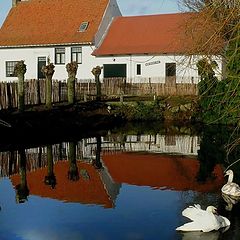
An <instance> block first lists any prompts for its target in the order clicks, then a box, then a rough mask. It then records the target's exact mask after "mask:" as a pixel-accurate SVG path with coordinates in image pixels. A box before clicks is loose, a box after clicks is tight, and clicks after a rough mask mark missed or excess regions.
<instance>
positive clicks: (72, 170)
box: [68, 142, 79, 181]
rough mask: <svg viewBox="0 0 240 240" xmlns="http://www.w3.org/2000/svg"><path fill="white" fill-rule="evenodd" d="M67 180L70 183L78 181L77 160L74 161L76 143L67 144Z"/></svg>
mask: <svg viewBox="0 0 240 240" xmlns="http://www.w3.org/2000/svg"><path fill="white" fill-rule="evenodd" d="M68 179H69V180H71V181H78V180H79V173H78V167H77V159H76V143H75V142H70V143H69V171H68Z"/></svg>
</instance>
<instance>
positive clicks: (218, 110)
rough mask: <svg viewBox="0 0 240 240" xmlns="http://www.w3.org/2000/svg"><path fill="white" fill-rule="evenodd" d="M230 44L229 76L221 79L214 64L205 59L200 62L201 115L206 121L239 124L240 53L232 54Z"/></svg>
mask: <svg viewBox="0 0 240 240" xmlns="http://www.w3.org/2000/svg"><path fill="white" fill-rule="evenodd" d="M230 51H232V47H231V46H229V49H228V52H227V53H228V54H229V56H230V55H231V56H232V58H231V60H229V61H228V65H227V67H228V77H227V78H226V79H224V80H221V81H219V80H218V79H217V78H216V76H215V73H214V64H213V63H209V62H207V61H206V60H205V59H203V60H200V61H199V63H198V65H197V66H198V70H199V73H200V75H201V81H200V83H199V84H198V88H199V94H200V101H199V105H200V109H201V112H200V115H201V119H202V121H203V122H205V123H214V124H237V123H238V121H239V117H240V112H239V105H240V86H239V84H240V81H239V62H238V61H239V59H238V58H239V57H240V56H239V53H238V54H232V53H230ZM233 56H234V57H233Z"/></svg>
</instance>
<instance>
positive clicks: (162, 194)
mask: <svg viewBox="0 0 240 240" xmlns="http://www.w3.org/2000/svg"><path fill="white" fill-rule="evenodd" d="M177 129H178V130H179V129H180V128H177ZM174 131H175V132H174V133H173V132H170V131H168V133H169V134H165V133H162V132H156V131H150V132H147V133H145V132H142V131H140V130H137V131H133V130H132V131H130V132H127V131H125V130H124V131H122V132H121V133H118V132H112V133H111V132H108V134H106V135H104V136H100V135H96V136H95V137H91V138H86V139H81V140H78V141H77V140H72V141H71V142H62V143H58V144H53V145H47V146H37V147H36V148H26V149H24V150H19V151H13V150H11V151H10V152H0V169H1V176H2V177H9V178H10V179H11V183H12V184H13V186H16V187H15V188H16V199H18V200H17V201H18V202H24V201H25V200H26V199H30V198H31V201H28V202H27V204H25V205H24V207H25V211H26V214H28V216H29V218H32V219H33V217H32V216H31V214H30V213H28V208H29V211H31V210H32V211H33V212H34V210H33V208H31V207H33V206H34V205H35V206H36V205H37V206H38V205H40V204H42V205H44V207H42V211H43V212H40V216H41V215H43V216H45V215H44V210H43V209H45V207H46V213H47V214H46V216H45V217H43V218H44V219H48V218H49V217H52V219H51V221H52V223H53V226H54V225H55V224H56V226H57V227H56V229H61V231H64V229H65V230H66V229H67V230H66V232H67V231H70V232H72V231H73V229H71V227H70V228H69V226H74V227H75V228H74V230H75V229H77V231H78V236H85V237H81V238H83V239H97V237H96V236H98V237H99V236H102V237H101V238H103V239H159V238H160V239H174V240H175V239H176V240H180V239H185V240H186V239H205V240H210V239H226V240H230V239H231V240H232V239H239V238H238V237H239V233H238V232H237V231H236V229H238V227H239V226H240V224H239V220H238V217H237V216H238V214H235V213H236V211H238V209H239V206H238V204H237V203H232V204H235V206H236V207H234V208H232V207H231V205H228V206H229V209H230V208H231V209H232V211H231V212H229V211H225V205H224V203H223V199H224V197H222V196H221V193H220V189H221V187H222V185H223V184H224V177H223V168H222V166H224V165H225V166H226V165H227V164H229V163H226V162H225V160H226V151H225V148H224V146H225V143H226V141H225V140H226V139H225V138H224V139H225V140H224V141H223V140H219V138H218V135H217V137H216V135H214V131H212V130H211V131H210V132H208V129H207V128H206V129H204V132H203V133H202V134H201V136H199V135H197V134H186V132H188V131H187V129H185V130H184V134H182V133H183V131H182V130H181V131H179V132H176V129H175V130H174ZM224 151H225V152H224ZM17 153H19V160H18V155H17ZM229 156H230V155H229ZM234 156H236V155H235V153H233V152H232V153H231V157H232V159H234ZM228 159H229V158H228ZM234 160H236V159H234ZM236 172H237V171H236ZM236 179H238V177H237V174H236ZM43 180H44V181H43ZM49 186H51V187H49ZM120 190H121V192H120ZM153 190H154V191H153ZM0 191H1V189H0ZM9 191H10V190H9ZM2 197H3V195H2ZM49 199H51V201H50V200H49ZM136 199H137V201H136ZM224 200H225V201H226V199H224ZM0 201H1V198H0ZM43 202H44V204H43ZM63 202H64V204H63ZM72 203H75V204H72ZM194 203H199V204H201V205H202V206H203V207H206V206H208V205H216V206H220V209H221V207H222V208H223V210H224V211H225V212H223V213H224V214H225V215H224V214H222V213H221V215H224V216H226V214H231V215H230V216H226V217H230V218H231V223H232V225H231V227H230V229H229V231H227V232H226V233H221V232H212V233H184V234H180V233H176V232H175V228H176V227H177V226H179V225H180V223H181V224H182V223H183V222H181V221H183V220H182V217H181V211H182V210H183V209H184V208H185V207H186V206H187V205H192V204H194ZM62 204H63V205H62ZM230 204H231V203H230ZM1 205H2V202H1ZM55 205H56V206H57V207H59V206H61V207H62V208H61V211H60V212H61V214H60V215H59V210H56V216H55V215H54V214H53V212H54V209H55ZM89 205H91V208H89V207H88V206H89ZM57 207H56V209H58V208H57ZM4 209H6V208H4ZM30 209H31V210H30ZM105 209H108V210H107V211H106V210H105ZM18 211H19V210H17V211H16V214H19V215H22V214H23V212H20V213H19V212H18ZM49 212H50V213H51V214H52V215H50V214H49ZM1 213H2V212H1ZM9 213H11V211H9ZM31 213H32V212H31ZM63 215H64V216H65V215H66V216H67V217H66V218H65V217H64V219H63V217H62V216H63ZM75 215H76V217H75V218H74V216H75ZM143 216H144V217H143ZM4 217H5V218H6V219H8V218H7V216H4ZM0 218H1V214H0ZM37 218H38V217H37ZM41 220H42V222H43V224H44V220H43V219H41ZM8 221H10V220H8ZM66 222H67V223H66ZM3 224H4V221H3V222H2V223H1V224H0V228H1V229H4V228H3ZM58 224H59V225H58ZM6 225H7V224H6ZM13 225H14V224H13ZM14 226H15V225H14ZM16 226H18V224H16ZM58 226H60V227H58ZM90 226H91V227H90ZM32 227H33V228H32V229H38V228H37V224H36V225H34V226H32ZM6 228H7V227H6ZM25 228H27V229H28V227H27V226H25ZM7 229H8V228H7ZM103 229H104V230H103ZM232 229H233V230H232ZM11 231H12V230H9V229H8V230H6V232H11ZM48 231H49V229H47V230H46V231H45V232H48ZM56 231H57V230H56ZM233 233H234V238H232V237H233V235H232V234H233ZM5 234H6V233H5ZM91 234H93V235H91ZM94 234H95V235H94ZM89 236H91V237H89ZM118 236H119V237H118ZM1 237H2V235H1V231H0V238H1ZM222 237H224V238H222ZM12 239H14V238H12ZM23 239H24V238H23ZM42 239H43V238H42ZM46 239H54V236H51V237H49V238H46ZM59 239H64V238H61V237H60V238H59ZM65 239H66V238H65ZM69 239H71V238H69ZM72 239H74V237H73V238H72ZM77 239H79V238H77Z"/></svg>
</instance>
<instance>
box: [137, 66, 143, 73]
mask: <svg viewBox="0 0 240 240" xmlns="http://www.w3.org/2000/svg"><path fill="white" fill-rule="evenodd" d="M141 70H142V69H141V64H137V75H141V74H142V73H141Z"/></svg>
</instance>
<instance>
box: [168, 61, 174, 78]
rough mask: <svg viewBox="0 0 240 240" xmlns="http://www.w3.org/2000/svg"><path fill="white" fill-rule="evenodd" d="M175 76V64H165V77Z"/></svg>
mask: <svg viewBox="0 0 240 240" xmlns="http://www.w3.org/2000/svg"><path fill="white" fill-rule="evenodd" d="M175 76H176V63H166V77H175Z"/></svg>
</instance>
